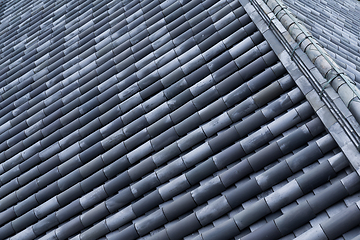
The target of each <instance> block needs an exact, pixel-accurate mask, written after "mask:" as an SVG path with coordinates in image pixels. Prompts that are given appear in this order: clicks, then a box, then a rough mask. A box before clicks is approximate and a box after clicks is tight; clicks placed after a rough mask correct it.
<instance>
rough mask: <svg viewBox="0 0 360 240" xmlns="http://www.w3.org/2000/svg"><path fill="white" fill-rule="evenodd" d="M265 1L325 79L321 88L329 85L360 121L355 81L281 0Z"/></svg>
mask: <svg viewBox="0 0 360 240" xmlns="http://www.w3.org/2000/svg"><path fill="white" fill-rule="evenodd" d="M265 3H266V4H267V6H268V7H269V8H270V10H271V11H272V12H273V13H274V14H275V17H276V18H277V19H278V20H279V21H280V22H281V23H282V25H283V26H284V27H285V28H286V30H288V32H289V33H290V35H291V36H292V37H293V39H294V40H295V41H296V42H297V44H298V46H299V47H300V48H301V49H302V50H303V52H305V53H306V55H307V56H308V57H309V58H310V60H311V61H312V62H313V63H314V65H315V66H316V67H317V69H318V70H319V71H320V73H321V75H322V76H323V77H324V78H325V79H327V82H326V83H325V84H323V88H326V87H327V85H331V86H332V87H333V88H334V90H335V91H336V92H337V93H338V94H339V96H340V98H341V99H342V100H343V102H344V103H345V105H346V106H347V108H348V109H349V110H350V112H351V113H352V114H353V115H354V117H355V119H356V120H357V122H358V123H360V90H359V89H358V88H357V87H356V84H355V82H354V81H353V80H352V79H351V78H350V77H349V76H348V75H347V74H346V73H345V72H344V70H343V69H342V68H341V67H339V66H338V65H337V64H336V63H335V61H334V60H333V59H332V57H331V56H330V55H329V54H328V53H327V52H326V50H325V49H324V48H323V47H322V45H321V44H320V43H319V42H318V41H317V40H316V39H315V38H313V37H312V35H311V33H310V32H309V31H308V30H307V29H306V27H305V26H304V24H302V22H301V21H300V20H298V19H297V18H296V17H295V16H294V15H293V14H292V13H291V12H290V11H289V10H287V7H286V5H285V4H284V3H283V2H282V1H281V0H265Z"/></svg>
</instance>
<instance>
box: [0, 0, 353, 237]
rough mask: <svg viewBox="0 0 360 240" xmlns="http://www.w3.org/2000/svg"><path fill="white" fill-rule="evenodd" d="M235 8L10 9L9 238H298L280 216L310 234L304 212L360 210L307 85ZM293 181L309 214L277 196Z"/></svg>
mask: <svg viewBox="0 0 360 240" xmlns="http://www.w3.org/2000/svg"><path fill="white" fill-rule="evenodd" d="M241 3H242V2H241V1H240V2H239V1H220V2H216V1H205V2H202V3H197V2H196V1H175V0H172V1H165V2H162V3H160V2H158V1H142V2H139V1H122V2H109V1H99V2H94V3H91V4H89V3H88V1H81V2H79V3H77V2H76V3H75V2H69V4H67V5H62V4H57V5H56V4H55V3H54V4H52V3H50V4H49V5H47V6H44V8H41V9H38V12H35V8H32V5H30V4H24V5H23V6H22V8H19V3H15V2H11V3H7V4H8V5H4V7H5V8H6V9H8V10H7V11H6V12H4V13H5V14H4V15H1V16H0V19H2V20H3V21H2V23H1V24H0V29H3V31H1V32H0V34H1V35H3V36H4V37H3V38H0V39H1V40H0V48H1V49H0V51H1V55H0V56H1V57H0V64H1V69H2V70H0V75H1V76H0V86H1V90H0V91H1V94H2V100H0V107H1V112H0V113H1V115H2V116H3V117H1V118H0V123H1V125H2V126H1V128H0V129H2V130H1V132H2V134H1V135H0V140H1V143H0V149H1V151H2V153H0V161H1V165H0V169H1V170H0V175H1V176H0V180H1V182H2V183H3V185H2V186H1V188H0V193H1V196H3V198H2V199H1V200H0V203H1V204H0V206H1V208H0V219H1V220H0V232H1V233H2V236H5V237H4V238H6V237H10V238H19V237H22V236H27V237H32V238H39V239H42V238H44V239H60V238H61V239H62V238H70V237H73V238H74V239H92V238H99V239H102V238H103V237H105V236H106V238H107V239H112V238H114V239H118V238H119V237H120V238H121V237H125V238H127V239H134V238H138V237H143V238H161V239H178V238H186V239H187V238H191V237H196V236H197V238H198V239H216V238H217V237H218V236H219V234H222V236H221V237H224V236H225V235H224V234H225V232H224V231H226V237H228V238H232V237H235V236H236V235H238V236H240V237H243V236H245V238H246V236H248V237H251V236H255V235H256V236H261V235H262V234H264V235H268V234H269V233H271V232H273V233H276V234H278V235H279V236H283V235H286V234H288V233H289V235H288V236H287V237H290V238H293V237H294V236H298V235H299V234H295V235H294V234H293V233H292V232H293V231H296V229H294V228H296V227H298V226H300V225H299V222H300V221H297V220H294V221H295V222H296V223H295V222H292V221H287V220H286V219H287V217H288V216H292V215H291V213H292V212H296V211H300V212H301V213H302V214H303V215H302V216H303V217H301V220H303V222H302V223H304V224H307V225H306V226H308V225H309V224H308V222H309V221H311V218H309V217H310V216H312V215H311V214H308V212H306V211H302V210H301V209H302V207H303V206H305V208H306V207H307V208H310V207H314V208H315V209H317V210H316V211H318V212H322V211H324V210H326V208H327V207H331V208H333V209H335V210H336V209H339V207H337V206H338V205H334V204H335V203H336V199H339V200H342V199H343V198H344V197H346V196H347V195H350V198H352V199H353V198H354V199H355V200H354V199H353V200H352V201H353V202H356V197H354V196H355V195H356V193H357V192H358V186H359V184H358V181H357V180H358V179H357V178H356V175H355V174H354V173H352V170H351V169H350V170H349V168H347V170H344V167H346V166H347V164H348V162H347V158H346V157H345V155H344V154H343V153H339V154H338V155H335V156H334V154H335V153H338V152H339V149H337V144H336V142H335V141H334V140H333V138H332V137H331V136H330V135H327V133H326V131H325V128H324V126H323V125H322V123H321V122H320V120H319V119H318V118H317V117H316V115H313V114H314V111H313V109H312V107H311V106H313V102H311V104H309V102H308V100H307V99H306V98H305V96H304V95H303V93H302V92H301V90H304V88H303V86H304V82H303V81H302V82H300V81H295V82H294V81H293V77H294V76H295V75H296V74H298V75H299V76H300V75H301V74H302V73H301V72H300V71H299V70H298V69H297V66H296V65H295V64H294V65H292V66H291V67H292V69H291V70H289V69H290V68H289V66H288V64H287V63H280V62H279V59H278V55H276V54H278V53H279V52H280V51H279V49H280V48H281V47H283V45H282V44H281V43H280V42H278V40H277V38H276V37H275V35H274V38H270V37H269V36H268V35H269V34H265V33H264V36H263V35H262V33H260V32H259V31H258V29H257V26H256V25H255V24H254V22H252V21H255V20H256V16H255V18H254V14H253V13H252V14H250V15H248V13H247V11H248V6H249V5H246V6H244V7H243V6H242V5H241ZM9 6H16V8H11V7H10V8H8V7H9ZM55 11H56V13H55ZM9 13H13V15H11V14H9ZM10 16H11V17H10ZM13 16H14V17H13ZM16 16H19V17H16ZM20 16H21V17H20ZM29 16H31V17H29ZM43 16H47V17H43ZM253 18H254V19H255V20H254V19H253ZM5 19H8V20H9V21H5ZM26 19H29V20H28V21H27V23H26V24H24V21H25V20H26ZM314 19H315V20H316V18H311V23H314V22H315V21H314ZM308 23H309V24H310V20H309V22H308ZM18 26H19V27H18ZM260 27H261V26H260ZM314 29H317V28H314ZM334 29H335V28H334ZM6 31H8V32H6ZM268 32H270V31H268ZM337 33H338V29H337V28H336V29H335V30H334V34H337ZM347 34H348V33H347ZM264 37H265V38H264ZM265 39H266V40H265ZM335 40H336V41H335ZM335 40H333V41H335V42H336V43H337V44H339V46H341V50H340V51H339V53H338V54H337V55H338V57H337V59H336V60H342V61H345V64H346V65H347V66H350V67H356V63H355V62H354V61H352V60H351V59H348V58H344V54H343V49H345V48H347V49H351V48H350V47H351V46H350V45H351V44H353V43H354V40H352V39H349V41H343V40H339V39H335ZM349 42H351V44H350V45H349V44H348V43H349ZM327 43H328V44H330V43H332V42H331V41H327ZM272 49H274V51H273V50H272ZM275 53H276V54H275ZM337 55H335V58H336V56H337ZM279 58H280V60H282V61H283V60H284V59H285V58H284V57H281V56H280V57H279ZM283 64H284V65H283ZM310 65H311V64H310ZM306 67H309V65H306ZM348 70H349V71H350V72H351V71H353V70H352V69H350V68H349V69H348ZM294 71H297V72H296V74H295V75H294ZM289 74H290V75H289ZM299 76H297V75H296V79H297V78H298V77H299ZM303 78H304V79H305V78H306V77H303ZM294 79H295V78H294ZM301 83H302V84H301ZM297 85H300V89H301V90H300V89H299V88H298V87H296V86H297ZM306 87H307V88H308V91H307V92H311V90H313V86H311V85H306ZM307 97H308V99H310V98H309V96H308V95H307ZM314 97H316V96H314ZM334 99H335V98H334ZM310 100H311V99H310ZM315 110H317V109H315ZM335 139H336V138H335ZM324 155H325V157H324ZM270 156H271V157H270ZM328 156H329V157H328ZM332 156H334V157H332ZM325 158H328V159H329V161H326V159H325ZM319 159H321V160H319ZM317 161H319V162H321V164H320V165H319V166H317V165H318V162H317ZM310 164H313V165H310ZM309 165H310V166H309ZM323 166H325V167H323ZM303 169H305V170H303ZM308 169H309V170H308ZM301 170H303V171H301ZM303 172H305V173H304V174H303V175H302V173H303ZM330 172H331V174H330V175H331V176H330V175H329V173H330ZM347 174H350V175H349V176H348V177H346V175H347ZM328 175H329V176H330V178H331V177H334V179H328V178H327V176H328ZM319 176H323V177H321V178H320V177H319ZM249 177H250V179H249ZM315 177H316V178H315ZM294 178H296V180H294V181H292V182H291V184H292V183H295V181H298V183H299V187H298V189H300V192H301V193H300V195H299V196H302V195H303V192H302V191H301V189H302V190H303V191H305V192H312V191H314V193H316V194H315V196H314V199H315V200H311V201H310V200H309V204H310V206H309V205H301V204H300V205H299V207H296V206H297V200H296V199H295V198H290V199H288V200H287V201H286V202H281V199H280V198H279V197H276V196H282V195H291V191H288V190H289V188H291V187H289V186H291V185H289V184H287V181H286V179H288V180H291V179H294ZM340 180H341V185H338V184H337V183H338V182H339V181H340ZM330 183H333V185H330ZM318 185H319V188H317V189H316V190H314V187H316V186H318ZM283 186H284V187H283ZM327 186H335V187H333V188H331V187H330V189H329V190H327V188H326V187H327ZM338 186H344V187H342V188H341V189H340V188H339V187H338ZM338 188H339V189H340V190H341V192H339V193H340V194H339V195H336V196H334V198H333V199H332V200H331V199H329V201H328V202H327V203H326V204H323V205H322V204H321V201H324V200H323V199H324V196H325V197H326V196H328V195H326V194H333V193H334V191H336V189H338ZM322 189H325V190H326V191H328V193H326V191H325V192H324V193H323V192H322ZM334 189H335V190H334ZM342 190H344V191H345V192H344V191H342ZM319 192H320V193H319ZM322 193H323V194H322ZM341 193H343V194H341ZM269 194H270V195H269ZM295 195H296V194H295ZM333 195H334V194H333ZM296 196H297V195H296ZM329 196H330V195H329ZM254 197H258V198H260V201H257V198H254ZM262 197H265V198H262ZM306 197H307V195H306V196H304V197H303V198H304V199H307V198H306ZM249 199H251V200H249ZM266 199H267V200H266ZM317 199H319V200H317ZM248 200H249V201H248ZM270 200H271V201H270ZM326 200H327V199H326ZM246 201H248V202H246ZM287 203H289V205H288V206H285V204H287ZM242 204H243V206H245V209H243V207H242V206H241V205H242ZM268 204H269V205H268ZM270 205H271V206H270ZM275 206H276V207H275ZM343 206H345V207H346V209H348V208H349V209H350V207H351V204H350V205H344V204H343ZM280 208H282V211H283V212H284V214H283V215H281V212H280V211H278V210H279V209H280ZM270 209H272V210H273V211H277V212H276V213H274V214H270ZM84 210H85V211H84ZM327 211H331V210H330V209H327ZM230 212H231V213H230ZM314 212H315V210H314ZM318 212H315V213H318ZM299 216H300V215H299ZM249 217H251V218H249ZM335 217H337V215H334V216H333V215H332V216H331V218H333V219H334V222H335V221H337V220H335V219H336V218H335ZM229 218H230V219H229ZM284 219H285V220H284ZM256 221H258V223H259V224H255V225H252V224H253V223H254V222H256ZM266 222H268V223H267V224H266ZM264 224H265V225H264ZM296 224H298V225H296ZM321 224H322V223H321ZM324 224H325V223H324ZM261 226H262V227H261ZM309 226H310V225H309ZM258 227H260V228H258ZM300 227H301V226H300ZM257 228H258V230H255V229H257ZM334 229H335V230H336V231H338V232H336V234H337V235H339V234H343V232H344V231H345V230H347V229H343V228H342V227H339V228H336V227H334ZM254 230H255V231H254ZM304 231H305V233H307V232H311V231H316V229H315V228H312V227H311V226H310V229H309V228H306V230H304ZM324 231H325V230H324ZM326 231H330V230H326ZM298 232H299V231H298ZM323 233H324V232H323ZM325 233H326V232H325ZM325 233H324V234H325ZM149 234H150V235H149ZM239 234H240V235H239ZM331 234H332V233H331ZM336 234H335V235H336ZM335 235H334V236H335ZM0 238H1V237H0Z"/></svg>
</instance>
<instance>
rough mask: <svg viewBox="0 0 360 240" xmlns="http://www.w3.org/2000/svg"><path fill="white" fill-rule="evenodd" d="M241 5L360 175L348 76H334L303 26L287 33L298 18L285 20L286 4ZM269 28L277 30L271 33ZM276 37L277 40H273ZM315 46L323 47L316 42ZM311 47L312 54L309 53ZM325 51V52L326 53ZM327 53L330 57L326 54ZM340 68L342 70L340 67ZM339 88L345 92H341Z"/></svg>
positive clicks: (256, 1) (249, 0)
mask: <svg viewBox="0 0 360 240" xmlns="http://www.w3.org/2000/svg"><path fill="white" fill-rule="evenodd" d="M239 2H240V3H241V4H242V5H243V6H244V9H245V11H246V12H247V13H248V14H249V16H250V18H252V20H253V22H254V23H255V25H256V26H257V27H258V28H259V30H260V32H261V33H262V34H263V35H264V37H265V39H266V40H267V41H268V42H269V44H270V46H271V47H272V49H273V50H274V52H275V53H276V55H277V56H278V58H279V59H280V61H281V62H282V64H283V65H284V67H285V68H286V69H287V70H288V72H289V74H290V75H291V77H292V78H293V79H294V81H295V83H296V84H297V86H298V87H299V88H300V90H301V91H302V92H303V94H304V95H305V97H306V99H307V100H308V101H309V103H310V104H311V105H312V107H313V109H314V111H315V112H316V114H317V115H318V116H319V118H320V120H321V121H322V122H323V124H324V125H325V127H326V128H327V130H328V132H329V133H330V134H331V135H332V137H333V138H334V140H335V141H336V142H337V144H338V145H339V147H340V148H341V150H342V151H343V152H344V154H345V155H346V157H347V158H348V160H349V162H350V164H351V165H352V167H353V168H354V169H355V170H356V171H357V173H358V174H359V175H360V161H359V159H360V152H359V149H360V125H359V119H360V118H358V117H359V116H357V115H356V113H359V112H360V108H359V107H358V105H355V104H357V103H359V104H360V101H358V99H355V97H353V98H351V99H350V101H348V103H349V104H348V105H346V104H345V103H346V101H344V99H343V98H344V93H345V90H344V89H346V90H347V91H349V90H351V89H350V87H349V86H348V85H347V84H346V82H345V81H344V80H343V79H342V78H343V77H344V76H346V75H345V74H337V75H336V74H335V75H336V77H333V76H334V71H336V70H335V69H334V68H333V66H332V65H331V64H330V63H328V62H327V60H326V58H325V57H324V56H323V55H322V54H321V53H320V52H319V50H317V48H316V47H314V46H312V45H314V43H312V42H311V41H310V40H309V38H310V37H309V35H311V34H310V32H309V31H308V30H307V29H306V28H305V27H304V26H303V27H302V29H303V31H298V32H296V31H294V30H292V32H290V31H288V29H289V28H290V27H292V28H295V26H294V25H295V21H293V20H292V18H295V17H294V16H292V18H290V17H284V16H285V15H287V14H291V13H290V12H289V11H287V10H284V9H286V6H285V5H284V4H281V3H280V4H278V2H279V1H277V0H268V1H267V2H270V3H272V4H274V5H271V4H270V3H269V4H266V3H265V2H264V1H263V0H239ZM275 3H276V4H277V5H275ZM269 5H270V6H269ZM271 7H272V8H271ZM275 8H276V9H275ZM274 9H275V11H274ZM286 12H287V13H286ZM291 15H292V14H291ZM296 21H298V20H296ZM270 27H271V28H273V30H274V31H272V30H270ZM291 33H292V34H291ZM274 38H275V39H276V40H277V41H274ZM315 44H316V45H317V46H319V47H320V46H321V45H320V43H318V42H317V41H316V42H315ZM310 48H311V51H310V50H309V51H307V49H310ZM314 48H315V50H314ZM322 51H324V52H325V50H322ZM325 54H326V55H327V53H326V52H325ZM309 55H310V56H309ZM327 57H328V59H329V60H330V61H332V62H333V63H334V64H335V65H334V66H335V67H338V66H337V65H336V63H335V62H334V61H333V60H332V58H331V57H330V56H329V55H327ZM320 69H321V70H320ZM338 69H341V68H340V67H338ZM323 73H324V74H323ZM346 77H347V78H349V77H348V76H346ZM328 78H329V79H331V81H329V80H328ZM350 82H351V81H350ZM339 83H341V84H339ZM330 84H331V86H333V85H336V84H337V87H334V86H333V87H328V85H330ZM340 88H342V89H341V90H340ZM351 91H352V90H351ZM339 92H340V93H339ZM352 93H354V92H352ZM341 94H342V95H343V97H341ZM354 94H355V93H354ZM345 97H346V96H345ZM347 98H348V97H347ZM355 107H357V109H355V114H353V113H352V111H354V109H353V108H355Z"/></svg>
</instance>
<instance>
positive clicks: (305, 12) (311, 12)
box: [284, 0, 360, 86]
mask: <svg viewBox="0 0 360 240" xmlns="http://www.w3.org/2000/svg"><path fill="white" fill-rule="evenodd" d="M284 3H286V5H287V6H288V7H289V8H290V10H291V11H292V12H293V13H294V14H295V16H296V17H297V18H299V19H301V20H302V21H303V22H304V23H305V25H306V26H307V29H308V30H310V32H311V33H312V34H313V36H314V37H315V38H317V39H318V40H319V42H320V43H321V44H322V45H323V46H324V48H325V49H326V50H327V51H328V53H330V54H331V56H332V57H333V59H334V60H335V61H336V63H337V64H339V65H340V66H341V67H342V68H343V69H344V70H345V71H346V73H347V74H348V75H349V76H350V77H351V78H352V79H354V80H356V82H358V83H360V31H359V29H360V18H359V15H360V3H359V1H357V0H343V1H335V0H330V1H320V0H316V1H311V0H297V1H294V0H284ZM358 86H359V85H358Z"/></svg>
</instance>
